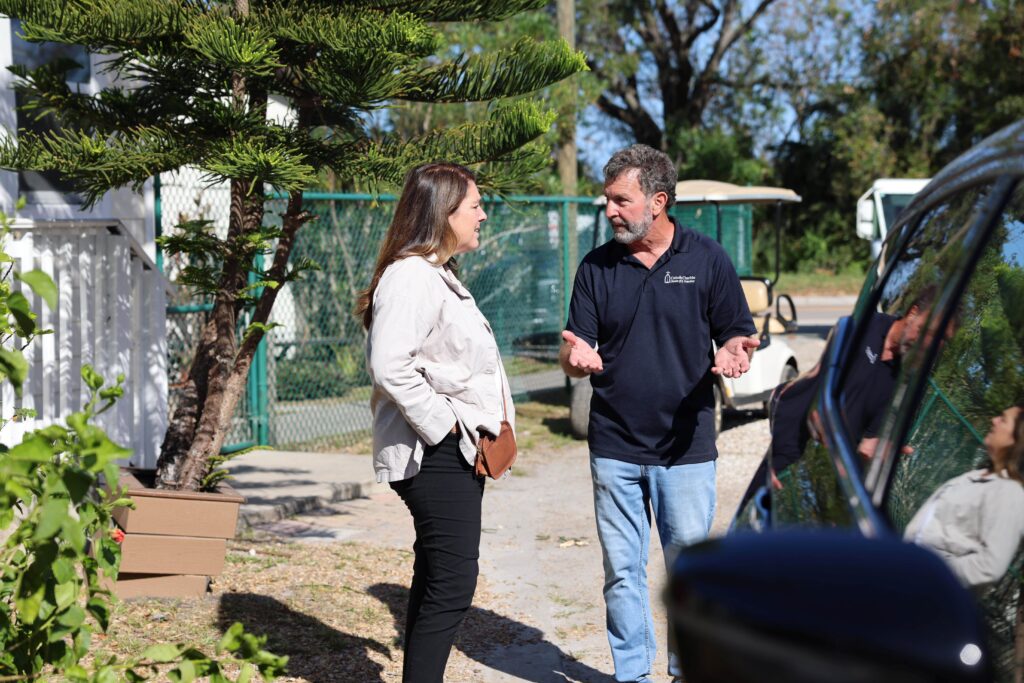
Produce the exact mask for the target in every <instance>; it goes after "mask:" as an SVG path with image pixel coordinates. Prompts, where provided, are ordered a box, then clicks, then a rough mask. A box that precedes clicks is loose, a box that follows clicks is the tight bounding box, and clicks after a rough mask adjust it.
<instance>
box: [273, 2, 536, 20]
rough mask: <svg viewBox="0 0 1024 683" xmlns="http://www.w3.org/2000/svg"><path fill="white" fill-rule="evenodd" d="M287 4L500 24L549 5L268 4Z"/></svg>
mask: <svg viewBox="0 0 1024 683" xmlns="http://www.w3.org/2000/svg"><path fill="white" fill-rule="evenodd" d="M285 3H293V4H294V5H295V6H301V7H307V8H313V7H315V8H318V9H326V10H330V11H332V12H334V13H338V12H344V13H348V12H351V11H352V10H353V9H357V10H364V9H368V10H381V11H385V12H409V13H410V14H415V15H416V16H418V17H420V18H421V19H424V20H425V21H476V20H484V21H500V20H502V19H507V18H508V17H511V16H512V15H514V14H518V13H519V12H525V11H527V10H535V9H542V8H544V7H546V6H547V5H548V2H547V0H464V1H460V0H308V1H303V0H277V1H276V2H275V1H274V0H271V1H270V2H268V3H267V4H268V5H275V4H276V5H281V4H285Z"/></svg>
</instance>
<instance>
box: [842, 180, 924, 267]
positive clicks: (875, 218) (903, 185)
mask: <svg viewBox="0 0 1024 683" xmlns="http://www.w3.org/2000/svg"><path fill="white" fill-rule="evenodd" d="M930 180H931V178H879V179H878V180H876V181H875V182H873V183H872V184H871V189H870V190H868V191H867V192H865V193H864V194H863V195H861V198H860V199H858V200H857V236H858V237H860V238H862V239H866V240H871V258H872V259H874V258H877V257H878V253H879V251H880V250H881V249H882V242H884V241H885V236H886V235H887V234H889V226H891V225H892V224H893V223H895V222H896V217H897V216H899V215H900V211H902V210H903V208H904V207H906V205H907V204H909V203H910V200H911V199H913V197H914V195H915V194H917V193H918V192H920V191H921V190H922V189H924V186H925V185H927V184H928V182H929V181H930Z"/></svg>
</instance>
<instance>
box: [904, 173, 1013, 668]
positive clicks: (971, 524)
mask: <svg viewBox="0 0 1024 683" xmlns="http://www.w3.org/2000/svg"><path fill="white" fill-rule="evenodd" d="M922 260H923V262H925V263H927V262H928V259H927V258H924V259H922ZM938 263H939V264H940V265H939V266H938V268H950V267H955V261H954V260H953V259H952V258H944V259H938ZM919 270H922V269H919ZM916 276H917V273H915V277H916ZM912 279H913V278H907V281H908V282H910V281H912ZM925 329H926V331H925V333H924V334H923V335H922V338H923V339H924V340H925V342H926V343H927V342H930V341H932V340H938V341H939V342H940V343H941V346H940V348H939V351H938V356H937V360H936V362H935V364H934V365H933V366H932V368H931V371H930V373H929V375H928V379H927V386H926V389H925V392H924V396H923V400H922V401H920V402H919V403H918V405H916V406H915V413H914V419H913V421H912V423H911V427H910V432H909V434H908V436H907V437H906V438H905V439H903V441H904V444H903V445H902V448H901V449H895V450H898V451H902V453H901V454H898V455H895V456H894V457H896V458H897V460H896V461H895V467H894V472H893V478H892V483H891V484H890V487H889V490H888V494H887V497H886V511H887V512H888V515H889V517H890V519H891V520H892V522H893V524H894V526H895V527H896V530H897V531H899V532H900V533H903V534H905V537H906V538H907V540H910V541H912V542H916V543H918V544H920V545H922V546H925V547H929V548H930V549H932V550H934V551H935V552H936V553H938V554H939V555H940V556H941V557H942V558H943V559H944V560H946V562H947V563H948V564H949V565H950V567H951V568H952V569H953V571H954V573H955V574H957V576H958V577H959V578H960V579H961V581H962V582H963V583H964V584H965V585H968V586H970V587H971V588H972V589H973V590H975V592H977V593H978V595H979V596H980V597H981V604H982V607H983V609H984V612H985V615H986V620H987V621H988V623H989V626H990V631H991V633H992V638H993V642H992V649H993V653H994V654H995V658H996V665H997V668H998V669H999V670H1000V672H1001V678H1005V679H1006V680H1012V676H1013V674H1012V670H1013V667H1014V664H1013V661H1012V660H1013V642H1014V633H1015V628H1017V627H1015V624H1016V623H1019V622H1018V619H1019V618H1020V611H1021V609H1022V607H1021V598H1020V594H1021V579H1020V572H1021V568H1022V565H1024V552H1022V549H1021V538H1022V534H1024V484H1022V483H1021V481H1022V477H1024V474H1022V469H1024V455H1022V454H1024V411H1022V410H1021V401H1022V400H1024V188H1021V187H1018V188H1017V190H1016V192H1015V195H1014V196H1013V197H1012V199H1011V201H1010V203H1009V204H1008V206H1007V208H1006V210H1005V211H1004V213H1003V215H1002V217H1001V218H1000V220H999V221H998V222H997V224H996V225H995V227H994V229H993V230H992V233H991V235H990V237H989V239H988V242H987V244H986V246H985V249H984V250H983V252H982V255H981V258H980V260H979V262H978V264H977V265H976V267H975V268H974V271H973V273H972V274H971V277H970V279H969V280H968V281H967V284H966V287H965V290H964V293H963V295H962V296H961V297H960V300H959V301H958V302H957V307H956V309H955V315H954V316H953V318H952V322H951V323H950V324H948V325H946V329H944V330H938V329H936V324H935V322H934V321H930V322H929V324H928V325H927V326H926V328H925Z"/></svg>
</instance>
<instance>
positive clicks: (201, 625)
mask: <svg viewBox="0 0 1024 683" xmlns="http://www.w3.org/2000/svg"><path fill="white" fill-rule="evenodd" d="M228 549H229V550H228V558H229V562H228V563H227V564H226V565H225V567H224V573H223V574H222V575H221V576H218V577H216V579H215V580H214V583H213V592H212V593H210V594H207V595H205V596H202V597H197V598H189V599H184V600H167V599H135V600H127V601H122V602H119V603H118V604H117V605H116V606H115V608H114V610H113V614H112V615H111V628H110V630H109V631H108V632H107V633H106V634H99V635H98V636H97V637H95V638H94V640H93V643H92V648H91V650H90V656H91V657H92V658H93V659H95V660H103V659H106V658H108V657H110V656H117V658H118V659H123V658H126V657H131V656H137V655H138V654H139V653H141V652H142V651H143V650H144V649H145V648H146V647H148V646H150V645H153V644H156V643H190V644H194V645H197V646H199V647H200V648H201V649H202V650H204V651H206V652H208V653H211V654H212V653H213V651H214V650H215V648H216V645H217V642H218V641H219V640H220V638H221V636H222V635H223V633H224V631H225V630H226V629H227V628H228V627H229V626H230V625H231V624H232V623H233V622H235V621H240V622H242V623H243V624H244V625H245V627H246V629H247V630H248V631H250V632H251V633H254V634H257V635H266V636H267V637H268V641H267V644H266V648H267V649H268V650H270V651H271V652H274V653H275V654H280V655H287V656H288V657H289V662H288V672H287V675H286V676H284V677H282V678H281V679H278V680H281V681H316V682H320V683H342V682H344V683H348V682H349V681H385V680H389V681H390V680H398V679H399V678H400V677H401V665H402V651H401V648H400V638H399V637H398V636H399V635H400V633H401V628H402V624H404V622H405V609H406V605H407V604H408V601H409V592H408V588H407V586H408V585H409V572H410V570H411V567H412V562H411V558H410V557H409V553H408V552H405V551H399V550H392V549H387V548H376V547H373V546H369V545H365V544H360V545H356V544H351V543H330V544H319V543H318V544H308V545H307V544H297V543H285V542H281V541H277V540H274V539H273V538H267V537H265V536H264V535H261V534H259V533H256V534H250V537H249V538H247V539H246V540H233V541H229V543H228ZM232 558H233V559H232ZM242 558H245V559H242ZM249 558H252V559H254V560H256V561H249ZM240 559H241V560H242V561H238V560H240ZM481 578H482V581H481V583H482V584H484V585H481V586H480V587H479V588H478V590H477V594H476V596H475V598H474V604H475V605H477V604H489V603H492V602H493V597H492V596H491V595H490V593H489V592H488V590H487V587H486V585H485V584H486V582H485V580H483V577H481ZM523 628H525V627H524V625H522V624H520V623H518V622H516V621H515V620H513V619H510V618H506V617H503V616H501V615H500V614H498V613H496V612H493V611H491V610H489V609H483V608H480V607H474V608H473V609H472V610H470V613H469V614H468V615H467V617H466V622H465V624H464V625H463V626H462V627H461V628H460V636H459V639H458V640H457V642H456V649H457V651H456V652H454V653H453V656H452V659H453V660H455V666H454V667H452V668H450V669H449V672H450V673H452V674H453V675H450V676H447V677H446V680H448V681H452V682H455V681H466V682H468V681H477V680H479V676H478V674H477V673H476V672H478V671H479V665H478V664H475V663H474V662H472V661H469V660H467V658H466V656H464V654H463V653H467V652H474V653H475V652H476V651H477V650H482V649H483V648H481V646H480V643H485V644H490V643H502V642H506V643H507V642H515V641H516V638H517V637H518V634H519V633H520V632H521V631H522V629H523ZM472 656H473V657H474V658H477V661H479V659H478V657H479V655H478V654H474V655H472ZM227 669H228V673H229V674H231V675H236V674H237V673H238V667H237V666H234V665H231V664H229V665H228V667H227ZM474 669H475V671H473V670H474ZM154 680H167V679H166V677H163V678H161V677H159V676H158V677H157V678H155V679H154Z"/></svg>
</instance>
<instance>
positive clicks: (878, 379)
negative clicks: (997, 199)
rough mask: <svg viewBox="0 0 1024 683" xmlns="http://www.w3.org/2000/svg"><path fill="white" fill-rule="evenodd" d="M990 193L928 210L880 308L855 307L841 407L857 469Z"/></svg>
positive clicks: (891, 274) (986, 189) (896, 260)
mask: <svg viewBox="0 0 1024 683" xmlns="http://www.w3.org/2000/svg"><path fill="white" fill-rule="evenodd" d="M990 195H991V186H989V185H982V186H975V187H973V188H970V189H967V190H964V191H962V192H959V193H957V194H956V195H955V196H953V197H952V198H949V199H948V200H946V201H943V202H941V203H939V204H938V205H937V206H935V207H933V208H931V209H929V210H927V211H925V212H924V213H923V214H922V215H921V217H920V218H919V220H918V221H916V224H915V227H914V228H913V229H912V230H911V234H910V237H909V238H908V239H907V240H906V241H905V243H904V244H903V245H902V248H900V249H899V250H898V252H896V253H895V254H893V261H892V263H891V264H890V266H889V268H888V271H887V272H886V274H885V279H884V282H883V283H882V285H881V290H880V294H879V297H878V301H877V305H876V306H874V307H871V308H864V309H860V310H859V311H858V314H857V320H856V321H855V322H856V333H855V334H854V335H853V337H852V339H851V342H850V346H849V347H848V348H847V349H846V351H845V355H844V358H843V368H842V371H841V374H840V380H839V383H838V405H839V409H840V413H841V416H842V419H843V423H844V426H845V427H846V431H847V436H848V437H849V442H850V445H851V446H852V447H853V449H854V450H855V452H856V453H857V463H858V465H859V467H860V471H862V472H863V471H866V469H867V465H868V464H869V463H870V461H871V459H872V458H873V457H874V453H875V451H876V449H877V447H878V443H879V434H880V433H881V430H882V427H883V422H884V420H885V419H886V416H887V415H889V414H890V412H891V411H890V405H891V403H892V400H893V396H894V393H895V392H896V390H897V387H898V386H899V378H900V375H901V373H902V372H903V371H905V370H906V369H907V368H912V367H914V366H916V365H917V364H918V363H919V362H920V360H921V356H920V349H921V348H923V346H922V344H920V342H921V340H922V338H923V335H924V331H925V330H926V329H927V327H926V326H927V323H928V321H929V319H930V317H931V315H932V313H933V311H934V309H935V307H936V303H937V302H938V301H939V299H940V296H941V295H942V293H943V289H944V288H945V287H947V286H948V283H949V282H950V280H951V278H953V277H954V276H955V275H956V273H957V272H958V268H961V267H962V261H963V252H964V249H965V245H968V244H969V243H970V239H969V232H970V231H972V230H976V229H978V227H977V224H978V221H977V220H976V219H977V217H978V216H979V212H980V211H982V210H983V209H984V207H985V206H986V204H987V203H988V199H989V197H990Z"/></svg>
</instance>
